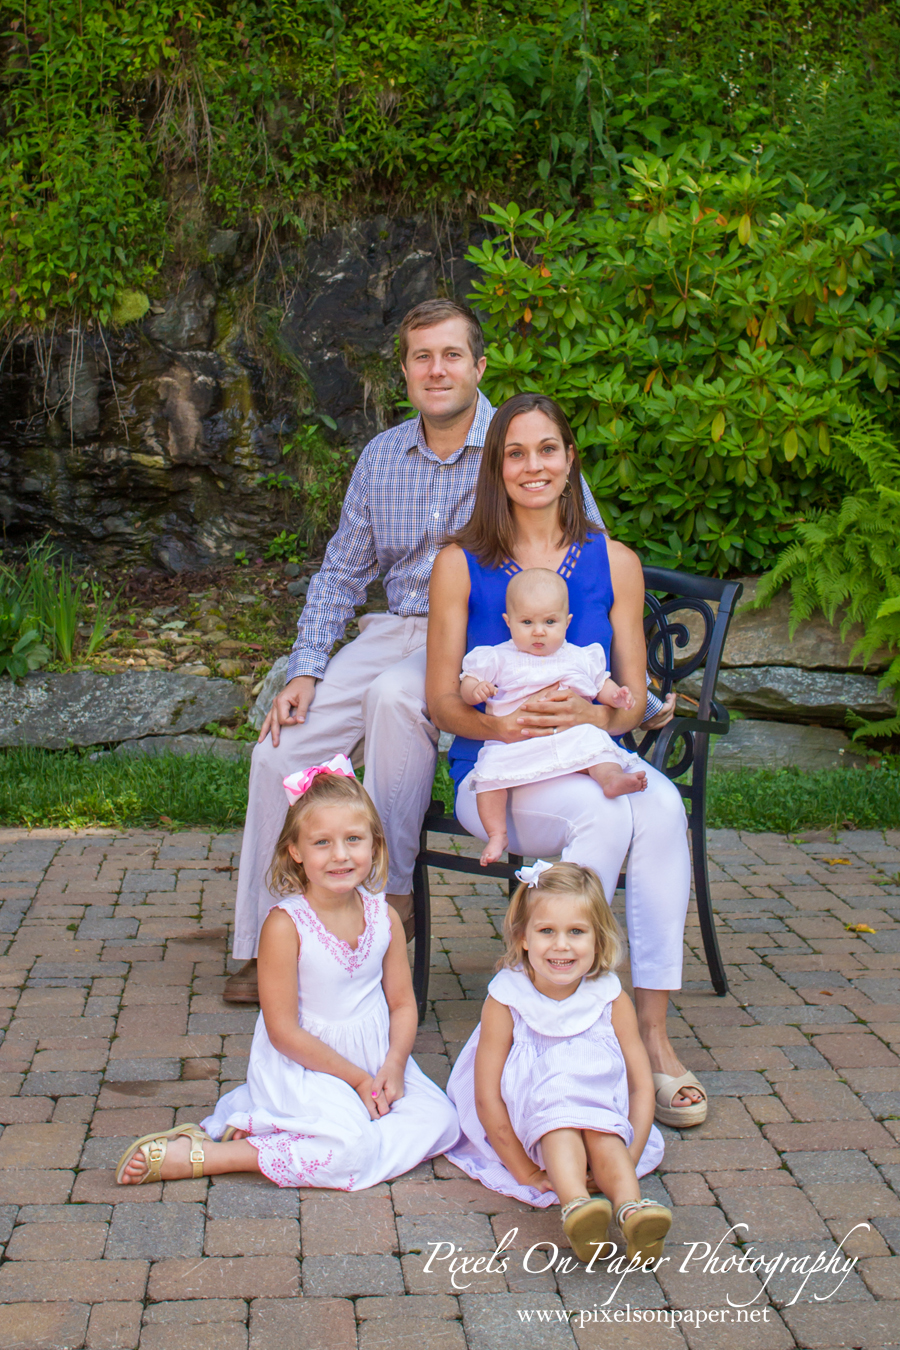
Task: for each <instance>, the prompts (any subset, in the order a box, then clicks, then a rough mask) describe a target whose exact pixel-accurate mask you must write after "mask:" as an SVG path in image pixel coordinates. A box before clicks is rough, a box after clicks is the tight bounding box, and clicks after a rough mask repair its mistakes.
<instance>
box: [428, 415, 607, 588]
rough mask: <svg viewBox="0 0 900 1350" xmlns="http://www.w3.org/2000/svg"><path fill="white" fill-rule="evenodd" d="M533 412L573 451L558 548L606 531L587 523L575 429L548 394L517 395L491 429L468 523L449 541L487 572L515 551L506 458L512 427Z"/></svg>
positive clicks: (487, 437) (560, 514)
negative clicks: (471, 555)
mask: <svg viewBox="0 0 900 1350" xmlns="http://www.w3.org/2000/svg"><path fill="white" fill-rule="evenodd" d="M529 412H542V413H544V415H545V416H546V417H549V418H550V421H551V422H552V423H553V425H554V426H555V427H556V430H557V431H558V432H559V434H560V436H561V437H562V442H563V445H564V446H565V447H566V449H567V450H569V449H571V451H572V463H571V465H570V466H569V481H568V485H567V488H566V490H565V492H564V493H563V495H562V496H561V497H560V499H559V532H560V541H559V547H560V548H562V547H563V545H566V544H583V543H584V542H585V540H586V539H587V537H588V534H589V533H590V531H591V530H598V529H602V528H603V527H602V526H600V525H595V524H594V523H593V522H592V521H590V520H588V518H587V515H586V514H585V510H584V495H583V493H582V489H581V462H580V460H579V458H578V451H577V449H576V448H575V437H574V436H573V434H572V428H571V427H570V426H569V423H568V421H567V419H566V415H565V413H564V412H563V410H562V408H560V406H559V404H558V403H554V401H553V399H552V398H547V396H546V395H545V394H514V395H513V397H512V398H508V399H507V400H506V402H505V403H503V404H501V406H500V407H499V408H498V409H497V411H496V412H495V413H494V417H493V420H492V421H491V425H490V426H489V427H488V433H487V436H486V437H485V441H484V450H483V451H482V455H481V469H480V471H479V474H478V484H477V486H476V488H475V506H474V508H473V510H472V515H471V518H470V520H469V523H468V525H465V526H464V527H463V529H461V530H459V531H458V532H457V533H456V534H454V535H453V536H452V538H450V539H448V540H447V541H446V542H447V543H448V544H459V546H460V548H464V549H466V550H467V551H468V552H469V553H474V555H475V557H476V558H477V559H478V561H479V562H480V563H481V564H482V565H483V566H484V567H501V566H502V565H503V564H504V563H505V562H507V561H508V560H509V558H511V557H512V555H513V552H514V549H515V540H516V534H515V525H514V522H513V514H512V511H511V510H510V506H509V497H508V496H507V493H506V488H505V486H504V484H503V455H504V451H505V449H506V436H507V432H508V431H509V424H510V422H511V421H512V420H513V418H514V417H518V416H519V414H520V413H529Z"/></svg>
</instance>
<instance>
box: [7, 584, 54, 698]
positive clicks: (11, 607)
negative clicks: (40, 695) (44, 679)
mask: <svg viewBox="0 0 900 1350" xmlns="http://www.w3.org/2000/svg"><path fill="white" fill-rule="evenodd" d="M49 659H50V649H49V647H47V646H45V645H44V643H43V642H41V635H40V632H39V631H38V629H37V628H36V627H35V626H34V625H33V622H32V621H31V620H29V618H28V617H27V616H26V614H25V611H24V610H23V609H22V606H21V605H20V604H19V603H18V601H17V600H11V599H9V598H8V597H7V598H5V599H4V600H2V601H0V675H7V676H9V677H10V679H13V680H18V679H21V677H22V676H23V675H27V673H28V671H29V670H37V668H38V666H42V665H45V664H46V662H47V661H48V660H49Z"/></svg>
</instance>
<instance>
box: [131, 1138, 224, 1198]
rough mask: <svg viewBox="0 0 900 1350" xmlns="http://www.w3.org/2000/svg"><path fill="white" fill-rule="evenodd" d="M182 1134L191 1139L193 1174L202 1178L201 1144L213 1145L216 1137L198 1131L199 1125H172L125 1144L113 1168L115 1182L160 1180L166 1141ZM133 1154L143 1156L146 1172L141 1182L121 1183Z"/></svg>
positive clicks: (202, 1157)
mask: <svg viewBox="0 0 900 1350" xmlns="http://www.w3.org/2000/svg"><path fill="white" fill-rule="evenodd" d="M182 1134H186V1135H187V1137H188V1138H189V1139H190V1140H191V1153H190V1162H191V1168H192V1176H194V1177H202V1176H203V1164H204V1161H205V1157H204V1153H203V1145H204V1144H213V1143H215V1140H214V1139H213V1138H212V1136H211V1135H209V1134H207V1133H206V1131H205V1130H201V1128H200V1126H199V1125H190V1124H188V1125H174V1126H173V1127H172V1129H171V1130H157V1132H156V1133H155V1134H145V1135H142V1136H141V1138H140V1139H135V1141H134V1143H133V1144H129V1145H128V1147H127V1148H126V1150H125V1152H124V1153H123V1154H122V1156H121V1158H120V1159H119V1164H118V1166H117V1168H116V1181H117V1182H118V1184H119V1185H120V1186H125V1185H131V1186H143V1185H144V1184H145V1183H146V1182H148V1181H162V1176H161V1170H162V1165H163V1161H164V1159H165V1156H166V1152H167V1151H168V1147H169V1140H170V1139H177V1138H178V1137H179V1135H182ZM135 1153H140V1154H141V1155H142V1156H143V1159H144V1162H145V1163H146V1166H147V1171H146V1173H145V1174H144V1176H142V1177H141V1179H140V1181H134V1182H124V1181H123V1180H122V1176H123V1173H124V1171H125V1168H126V1167H127V1166H128V1164H129V1162H130V1161H131V1159H132V1158H133V1157H134V1155H135Z"/></svg>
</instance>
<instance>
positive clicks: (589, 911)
mask: <svg viewBox="0 0 900 1350" xmlns="http://www.w3.org/2000/svg"><path fill="white" fill-rule="evenodd" d="M539 895H574V896H577V897H578V899H580V900H581V901H582V902H583V903H584V913H585V919H586V921H587V923H588V924H589V925H590V927H591V930H592V932H593V934H594V963H593V965H592V966H591V968H590V970H589V971H588V973H587V975H586V977H585V978H586V979H588V980H592V979H594V978H596V976H597V975H604V974H606V972H607V971H608V970H615V968H616V966H617V965H618V964H619V962H620V961H621V960H622V950H623V948H622V933H621V930H620V928H619V925H618V923H617V922H616V919H615V916H614V915H613V912H612V910H611V909H610V907H609V905H608V904H607V903H606V896H605V895H604V893H603V883H602V882H601V880H600V878H599V877H598V876H597V873H596V872H595V871H594V870H593V868H591V867H581V866H580V865H579V864H578V863H570V862H559V863H556V864H555V865H554V866H553V867H549V868H548V869H547V871H546V872H542V873H541V875H540V879H539V881H538V884H537V885H536V886H527V885H526V883H525V882H524V881H523V882H522V884H521V885H520V886H519V888H518V890H517V891H516V892H515V894H514V895H513V898H512V900H510V902H509V909H508V910H507V911H506V917H505V919H504V920H503V937H504V939H505V941H506V952H505V954H504V955H503V956H502V957H501V958H500V960H499V961H498V962H497V969H498V970H502V969H504V967H507V966H509V967H515V966H523V967H524V968H525V971H526V972H527V974H528V978H529V979H530V980H531V981H532V983H533V982H534V971H533V970H532V968H531V962H530V961H529V960H528V952H527V950H526V949H525V947H524V946H523V945H522V944H523V941H524V938H525V929H526V927H527V925H528V916H529V914H530V913H531V910H532V907H533V905H534V902H535V900H536V899H537V898H538V896H539Z"/></svg>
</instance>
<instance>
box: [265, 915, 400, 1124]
mask: <svg viewBox="0 0 900 1350" xmlns="http://www.w3.org/2000/svg"><path fill="white" fill-rule="evenodd" d="M299 956H300V938H299V935H298V933H297V929H296V928H295V927H294V924H293V920H292V919H291V918H290V916H289V915H288V914H286V913H285V912H284V910H283V909H272V910H270V911H269V913H268V915H267V916H266V920H265V922H264V924H263V926H262V932H261V933H260V935H259V956H258V962H259V1001H260V1007H261V1008H262V1015H263V1020H264V1021H265V1024H266V1033H267V1035H268V1037H269V1040H270V1041H271V1042H272V1045H273V1046H274V1048H275V1049H276V1050H277V1051H278V1053H279V1054H280V1055H284V1056H285V1057H286V1058H287V1059H292V1060H293V1061H294V1063H295V1064H302V1065H303V1067H304V1068H305V1069H313V1070H315V1071H316V1072H317V1073H330V1074H331V1075H332V1076H333V1077H334V1078H341V1079H343V1081H344V1082H345V1083H348V1084H349V1085H350V1087H352V1088H353V1090H354V1091H355V1092H357V1093H358V1094H359V1096H360V1097H361V1099H362V1101H363V1104H364V1105H365V1107H366V1109H367V1110H368V1112H369V1114H370V1115H371V1116H372V1117H373V1118H374V1117H375V1115H376V1114H377V1112H376V1110H375V1108H374V1104H373V1099H372V1097H371V1083H372V1078H371V1075H370V1074H368V1073H366V1071H365V1069H361V1068H360V1067H359V1065H358V1064H351V1062H350V1060H349V1059H345V1058H344V1056H343V1055H339V1054H338V1052H337V1051H336V1050H332V1049H331V1047H330V1046H328V1045H326V1044H325V1043H324V1041H320V1040H319V1038H318V1036H313V1035H311V1033H310V1032H308V1031H304V1030H303V1028H302V1027H301V1026H299V1025H298V1021H297V1013H298V1007H299V992H298V987H297V961H298V958H299ZM367 1092H368V1093H369V1097H368V1099H367V1097H366V1095H365V1094H366V1093H367Z"/></svg>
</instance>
